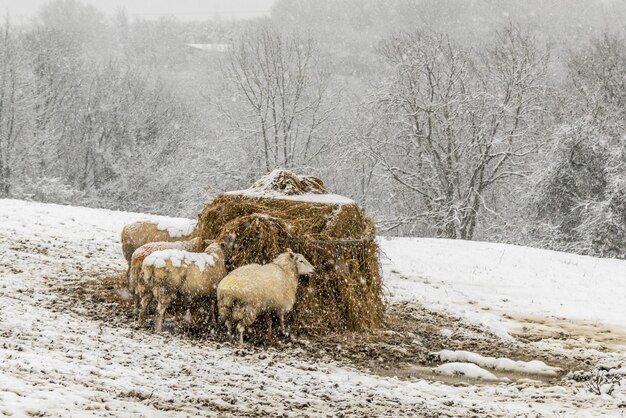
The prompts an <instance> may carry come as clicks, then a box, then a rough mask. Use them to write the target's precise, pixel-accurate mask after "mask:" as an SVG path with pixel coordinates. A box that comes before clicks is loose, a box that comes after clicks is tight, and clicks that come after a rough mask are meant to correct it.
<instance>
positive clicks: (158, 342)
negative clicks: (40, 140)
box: [0, 200, 626, 417]
mask: <svg viewBox="0 0 626 418" xmlns="http://www.w3.org/2000/svg"><path fill="white" fill-rule="evenodd" d="M145 217H146V215H142V214H133V213H123V212H113V211H107V210H95V209H87V208H79V207H67V206H59V205H51V204H40V203H32V202H24V201H16V200H0V416H13V417H22V416H26V417H27V416H72V417H81V416H115V417H118V416H280V415H286V416H328V415H331V416H394V417H395V416H433V417H435V416H463V417H465V416H527V417H535V416H560V417H562V416H624V415H625V413H626V383H625V382H624V380H623V379H622V377H623V376H624V375H626V279H625V278H626V263H625V262H622V261H616V260H601V259H595V258H591V257H582V256H577V255H571V254H564V253H558V252H550V251H543V250H536V249H530V248H525V247H516V246H510V245H500V244H491V243H477V242H459V241H447V240H432V239H385V238H382V239H381V244H382V249H383V252H384V257H385V258H384V275H385V288H386V292H387V296H388V302H389V303H390V304H395V305H394V306H405V307H415V308H416V309H417V308H419V309H424V310H429V312H435V313H437V312H439V313H441V315H449V316H450V317H451V318H459V321H460V322H458V321H457V322H456V324H457V325H456V327H457V328H454V326H453V324H452V323H451V324H450V329H447V328H446V327H443V328H441V329H439V330H438V331H437V332H438V333H440V334H441V335H444V336H445V335H446V334H450V335H449V336H448V337H450V336H452V338H453V339H454V338H456V337H455V336H456V335H457V334H458V335H460V336H463V335H464V334H463V333H462V332H459V331H458V327H459V325H458V324H470V325H467V326H468V327H471V328H472V329H473V330H484V332H485V333H486V334H485V335H490V336H491V337H489V338H492V340H491V341H490V344H489V345H491V346H493V347H498V346H501V347H508V348H509V352H513V353H515V350H516V349H517V347H520V348H523V349H524V352H537V353H549V354H550V355H552V356H553V357H554V358H555V359H557V358H560V359H563V361H562V364H561V363H559V364H550V363H549V362H544V361H539V359H536V358H516V359H512V358H498V357H496V356H491V355H490V353H489V352H480V351H479V350H476V349H475V348H474V347H475V345H474V346H471V347H469V346H468V347H464V346H463V342H462V341H461V342H457V344H456V347H449V348H450V349H449V350H446V348H448V347H443V348H444V349H443V350H438V351H437V352H433V353H432V358H433V364H432V365H423V364H417V360H416V364H415V370H422V371H424V373H423V376H422V377H420V376H419V374H417V373H416V374H414V375H411V374H405V375H401V373H399V372H398V373H395V375H394V373H393V371H392V372H391V373H389V372H387V373H378V372H376V367H371V368H369V369H368V368H364V367H358V366H357V365H356V364H355V365H352V366H351V365H350V364H349V363H346V362H345V361H340V360H339V359H335V358H333V357H332V356H330V357H329V356H320V357H318V356H311V355H309V354H308V353H310V351H306V350H304V349H303V348H302V347H306V346H307V344H308V343H306V342H304V343H301V344H300V345H298V344H296V345H293V346H292V345H286V346H285V347H283V348H281V347H271V348H266V349H263V348H259V347H252V346H246V347H244V348H240V347H238V346H237V345H231V344H230V343H223V342H220V341H218V340H215V341H213V340H211V339H207V340H201V341H199V340H193V339H188V338H184V337H182V336H179V335H175V334H164V335H156V334H154V333H153V332H152V331H151V330H150V329H148V328H147V327H145V328H144V327H137V326H135V325H134V324H132V323H131V321H128V324H125V323H124V322H120V321H119V320H115V321H113V318H114V317H115V318H120V317H123V315H121V314H120V312H119V310H121V309H122V307H120V306H118V305H116V304H112V303H109V304H106V305H103V306H102V307H101V308H102V310H103V312H105V313H106V312H110V315H111V320H110V321H109V320H107V318H106V315H105V317H101V318H94V317H93V316H89V315H86V314H85V312H84V311H85V310H84V308H83V307H82V305H80V304H73V303H70V302H68V301H69V300H70V299H68V298H67V297H64V296H62V295H63V292H61V291H60V290H59V289H63V288H64V287H67V286H70V285H71V286H75V285H77V284H78V285H81V284H83V283H88V282H90V281H91V282H92V281H94V280H99V278H101V277H104V276H106V275H116V274H119V272H120V271H121V270H123V269H124V268H125V266H124V264H125V261H124V259H123V257H122V255H121V250H120V243H119V232H120V231H121V228H122V226H123V225H124V224H125V223H128V222H131V221H134V220H137V219H142V218H145ZM163 221H164V222H165V223H167V222H168V220H166V219H164V220H163ZM94 303H95V302H94ZM107 310H108V311H107ZM396 310H397V309H396ZM463 326H465V325H463ZM472 332H478V331H472ZM421 337H422V338H423V339H424V340H427V339H428V338H429V337H430V336H429V335H427V334H425V333H422V334H421ZM447 341H451V340H447ZM415 344H419V341H417V340H416V341H415ZM336 349H337V350H336V351H340V347H336ZM533 350H534V351H533ZM331 351H332V350H331ZM546 356H547V354H546ZM511 357H513V356H511ZM517 357H523V356H522V355H521V352H520V355H519V356H517ZM544 358H551V357H544ZM371 360H372V362H376V361H378V359H377V358H372V359H371ZM563 364H566V365H570V366H571V367H570V368H565V367H564V366H562V365H563ZM381 366H384V365H381ZM563 368H565V370H561V369H563ZM576 370H582V371H584V372H578V373H572V372H574V371H576ZM589 371H591V373H592V375H594V376H596V377H597V376H601V377H602V378H600V377H597V379H596V380H592V382H596V385H595V386H594V385H593V384H591V383H589V381H588V380H587V382H578V381H577V380H581V379H580V378H577V376H578V377H580V376H589V374H585V372H589ZM433 376H441V377H440V378H437V377H433ZM594 387H597V394H596V393H594V392H595V391H594Z"/></svg>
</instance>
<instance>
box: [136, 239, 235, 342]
mask: <svg viewBox="0 0 626 418" xmlns="http://www.w3.org/2000/svg"><path fill="white" fill-rule="evenodd" d="M227 247H228V245H227V244H226V243H224V242H216V243H212V244H210V245H209V246H208V247H207V248H206V249H205V251H204V252H203V253H193V252H189V251H181V250H163V251H156V252H153V253H152V254H150V255H149V256H148V257H146V259H145V260H144V261H143V266H142V280H141V281H142V282H143V283H144V284H145V289H144V291H143V294H142V298H141V310H140V318H143V316H144V314H145V311H146V308H147V307H148V305H149V303H150V301H151V299H152V298H154V299H156V301H157V312H156V318H155V321H154V329H155V330H156V331H157V332H160V331H161V326H162V324H163V316H164V315H165V311H166V310H167V308H168V307H169V306H170V304H171V303H172V301H173V300H174V299H176V298H178V297H186V298H189V299H196V298H201V297H212V296H214V294H215V289H216V287H217V285H218V283H219V282H220V281H221V280H222V279H223V278H224V276H226V255H225V253H226V249H227ZM213 299H214V297H213ZM214 311H215V309H214V308H212V309H210V312H214Z"/></svg>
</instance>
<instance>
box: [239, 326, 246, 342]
mask: <svg viewBox="0 0 626 418" xmlns="http://www.w3.org/2000/svg"><path fill="white" fill-rule="evenodd" d="M245 330H246V327H245V326H244V325H243V323H241V322H239V323H238V324H237V331H238V332H239V345H243V332H244V331H245Z"/></svg>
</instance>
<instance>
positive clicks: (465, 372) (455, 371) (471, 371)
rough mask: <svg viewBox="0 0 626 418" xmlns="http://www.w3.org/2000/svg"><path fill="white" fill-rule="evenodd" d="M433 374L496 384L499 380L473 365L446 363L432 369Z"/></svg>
mask: <svg viewBox="0 0 626 418" xmlns="http://www.w3.org/2000/svg"><path fill="white" fill-rule="evenodd" d="M434 372H435V373H438V374H444V375H448V376H464V377H467V378H469V379H480V380H485V381H488V382H496V381H498V380H500V379H498V377H497V376H496V375H495V374H493V373H491V372H488V371H487V370H485V369H483V368H481V367H479V366H477V365H475V364H473V363H446V364H442V365H440V366H437V367H436V368H435V369H434Z"/></svg>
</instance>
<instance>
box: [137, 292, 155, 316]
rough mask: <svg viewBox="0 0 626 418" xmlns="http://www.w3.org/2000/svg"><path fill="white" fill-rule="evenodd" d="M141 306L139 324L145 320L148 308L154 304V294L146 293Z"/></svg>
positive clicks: (142, 297) (142, 296)
mask: <svg viewBox="0 0 626 418" xmlns="http://www.w3.org/2000/svg"><path fill="white" fill-rule="evenodd" d="M140 299H141V301H140V303H141V306H140V308H139V315H138V316H137V322H139V323H142V322H143V321H144V320H145V317H146V312H147V310H148V306H150V302H152V294H150V293H149V292H146V293H144V294H143V295H141V297H140Z"/></svg>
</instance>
